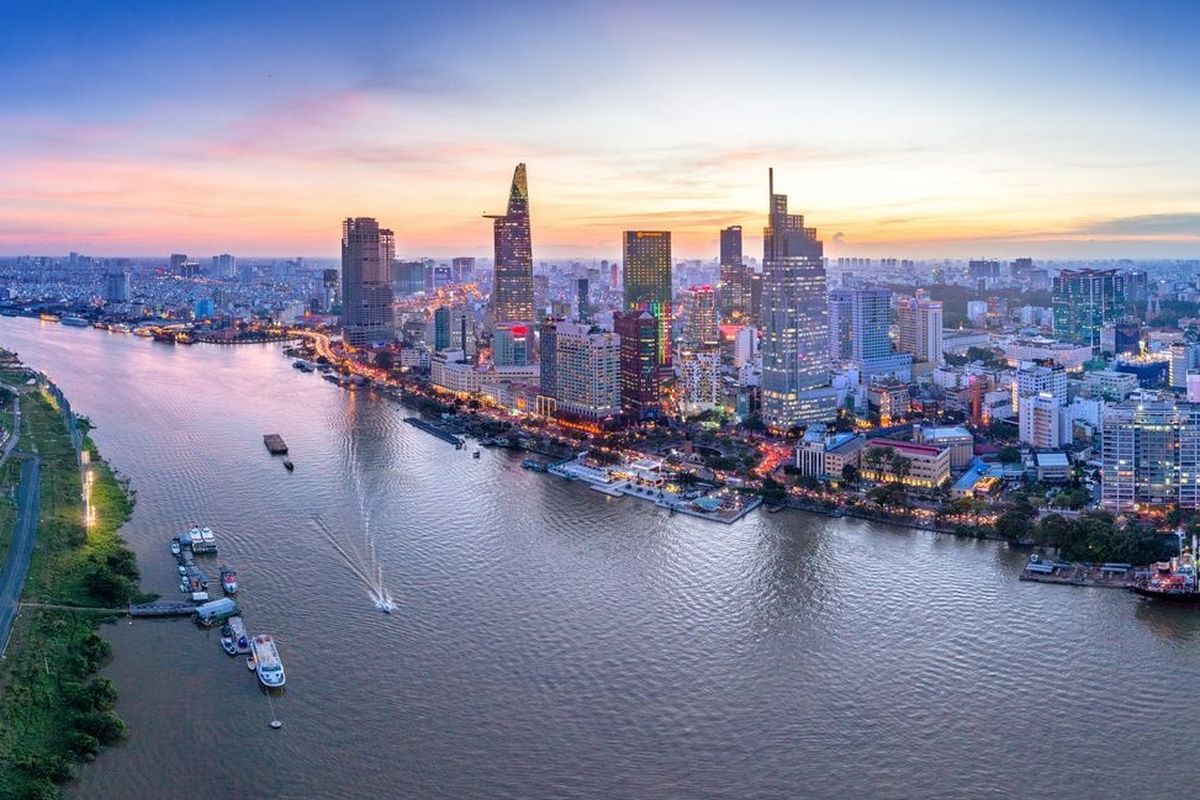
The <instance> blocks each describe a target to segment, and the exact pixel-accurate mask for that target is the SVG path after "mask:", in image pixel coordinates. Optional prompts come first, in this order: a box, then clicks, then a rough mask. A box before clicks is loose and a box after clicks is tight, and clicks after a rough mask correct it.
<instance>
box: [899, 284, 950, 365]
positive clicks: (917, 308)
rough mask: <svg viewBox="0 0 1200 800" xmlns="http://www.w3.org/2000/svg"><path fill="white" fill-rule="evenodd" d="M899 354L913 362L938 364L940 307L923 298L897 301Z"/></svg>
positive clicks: (940, 350) (940, 325) (939, 360)
mask: <svg viewBox="0 0 1200 800" xmlns="http://www.w3.org/2000/svg"><path fill="white" fill-rule="evenodd" d="M897 311H898V314H899V322H900V326H899V327H900V347H899V349H900V351H901V352H905V353H912V354H913V359H914V360H916V361H928V362H930V363H932V364H940V363H941V362H942V304H941V302H940V301H938V300H930V299H928V298H924V297H904V298H901V300H900V303H899V305H898V306H897Z"/></svg>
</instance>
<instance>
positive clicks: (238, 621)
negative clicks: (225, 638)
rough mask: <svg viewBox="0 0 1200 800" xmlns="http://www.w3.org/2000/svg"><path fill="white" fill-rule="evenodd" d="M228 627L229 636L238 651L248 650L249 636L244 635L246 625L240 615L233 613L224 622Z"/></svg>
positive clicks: (244, 651)
mask: <svg viewBox="0 0 1200 800" xmlns="http://www.w3.org/2000/svg"><path fill="white" fill-rule="evenodd" d="M225 624H226V625H227V626H228V627H229V637H230V638H231V639H233V646H234V647H236V648H237V651H238V652H239V653H249V652H250V637H249V636H247V635H246V626H245V624H244V623H243V622H242V618H241V617H240V616H237V615H234V616H232V617H230V618H229V620H228V622H226V623H225Z"/></svg>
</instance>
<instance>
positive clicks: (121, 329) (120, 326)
mask: <svg viewBox="0 0 1200 800" xmlns="http://www.w3.org/2000/svg"><path fill="white" fill-rule="evenodd" d="M108 329H109V330H110V331H112V332H113V333H131V332H132V331H133V328H131V327H129V326H128V325H127V324H125V323H124V322H114V323H113V324H112V325H109V326H108Z"/></svg>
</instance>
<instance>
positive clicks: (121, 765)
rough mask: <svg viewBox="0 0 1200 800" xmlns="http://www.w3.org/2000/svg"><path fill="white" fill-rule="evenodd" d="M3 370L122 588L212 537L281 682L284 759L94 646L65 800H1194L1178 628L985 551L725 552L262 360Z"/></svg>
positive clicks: (781, 528)
mask: <svg viewBox="0 0 1200 800" xmlns="http://www.w3.org/2000/svg"><path fill="white" fill-rule="evenodd" d="M0 346H3V347H6V348H10V349H15V350H17V351H18V352H19V353H20V354H21V357H22V358H23V359H24V360H25V361H26V362H27V363H28V364H30V365H31V366H33V367H36V368H38V369H41V370H43V371H45V372H47V373H49V374H50V376H51V377H52V378H53V379H54V380H56V381H57V382H58V383H59V384H60V385H61V386H62V387H63V389H64V390H65V391H66V393H67V395H68V396H69V397H70V399H71V403H72V405H73V407H74V408H75V409H76V411H78V412H79V413H81V414H87V415H88V416H90V417H91V419H92V420H93V422H94V423H95V424H96V425H97V428H96V430H95V432H94V434H93V435H94V437H95V439H96V440H97V442H98V444H99V446H100V448H101V450H102V452H103V453H104V455H105V456H106V457H107V458H108V459H109V460H110V461H111V462H112V464H113V465H114V466H115V467H117V468H118V469H119V470H120V471H121V472H122V473H123V474H125V475H128V476H130V477H131V478H132V481H133V486H134V487H135V488H136V489H137V491H138V500H137V507H136V511H135V513H134V515H133V518H132V519H131V520H130V522H129V523H128V524H127V526H126V528H125V530H124V535H125V536H126V538H127V539H128V540H129V542H130V544H131V546H132V547H133V548H134V549H135V550H136V552H137V555H138V558H139V561H140V564H141V568H142V574H143V584H144V587H145V588H146V589H148V590H152V591H158V592H160V593H162V595H163V596H164V597H167V598H173V597H176V596H178V591H177V589H176V588H175V580H174V578H175V568H174V562H173V560H172V558H171V557H170V554H169V553H168V550H167V541H168V539H169V537H170V536H172V535H173V534H175V533H177V532H179V531H181V530H183V529H185V528H187V527H189V526H191V525H192V524H196V523H200V524H204V525H209V526H211V527H212V528H213V529H214V531H215V532H216V533H217V536H218V537H219V539H218V541H219V544H220V546H221V556H220V560H222V561H224V560H228V561H229V562H230V563H231V564H234V565H235V566H236V567H237V569H238V572H239V575H240V578H241V582H242V591H241V593H240V594H239V598H238V600H239V603H240V604H241V606H242V608H243V610H244V615H245V618H246V621H247V624H248V626H249V628H250V629H251V632H252V633H253V632H260V631H267V632H270V633H272V634H274V635H275V637H276V639H277V641H278V643H279V649H280V652H281V655H282V656H283V659H284V662H285V665H286V668H287V675H288V685H287V688H286V691H285V693H284V694H283V696H282V697H278V698H276V699H275V700H274V713H275V714H277V715H278V717H279V718H280V719H281V720H282V721H283V722H284V727H283V728H282V729H281V730H278V731H274V730H271V729H270V728H269V727H268V722H269V721H270V720H271V716H272V709H271V708H269V707H268V702H267V699H266V696H265V695H264V694H263V693H262V691H260V690H259V688H258V687H257V685H256V682H255V680H254V678H253V676H252V675H251V674H250V673H248V672H247V671H246V669H245V667H244V666H243V665H242V663H241V660H240V659H236V660H235V659H230V658H229V657H227V656H226V655H225V654H224V653H223V652H222V651H221V650H220V647H219V645H218V641H217V636H216V634H215V633H207V632H204V631H201V630H199V629H198V628H196V627H195V626H194V625H193V624H192V623H190V622H188V621H182V620H177V621H146V620H139V621H136V622H134V623H133V624H129V623H128V622H121V623H119V624H117V625H112V626H108V627H106V628H105V629H104V634H105V635H106V636H107V637H108V638H109V639H110V640H111V641H112V643H113V645H114V651H115V658H114V660H113V662H112V664H111V665H110V666H108V667H107V668H106V669H105V673H106V674H108V675H111V676H112V677H113V678H114V679H115V680H116V682H117V683H118V685H119V687H120V690H121V699H120V702H119V704H118V710H119V712H120V713H121V715H122V716H123V717H124V718H125V719H126V721H127V722H128V723H129V725H130V728H131V730H132V735H131V737H130V738H129V740H128V741H127V742H125V743H123V744H120V745H118V746H116V747H113V748H110V749H109V750H107V751H106V752H105V753H104V754H102V756H101V757H100V759H99V761H98V762H97V763H96V764H95V765H92V766H89V767H85V768H84V769H83V770H82V774H81V777H80V779H79V781H78V782H77V784H75V785H74V786H73V787H70V788H69V794H70V795H71V796H72V797H75V798H89V799H90V798H96V799H97V800H99V799H100V798H104V799H105V800H108V799H110V798H126V797H130V798H132V797H137V798H140V799H141V800H151V799H152V798H164V800H166V799H167V798H170V799H171V800H174V799H175V798H182V797H200V796H205V797H225V798H530V799H531V800H541V799H543V798H547V799H548V798H565V797H577V798H718V797H719V798H730V797H747V798H749V797H754V798H793V797H804V798H827V797H828V798H832V797H838V798H846V797H851V798H966V797H970V798H1026V797H1033V796H1052V797H1056V798H1089V799H1090V798H1094V797H1098V796H1099V797H1103V796H1121V797H1129V798H1154V797H1163V798H1177V797H1181V796H1194V794H1193V793H1192V791H1193V790H1189V789H1187V784H1175V783H1171V782H1170V781H1163V780H1161V779H1159V778H1157V777H1155V776H1152V774H1151V773H1152V772H1153V771H1157V770H1161V769H1162V768H1164V767H1168V766H1169V765H1172V764H1174V765H1176V766H1178V767H1180V768H1181V769H1180V770H1179V771H1178V772H1176V773H1175V774H1176V775H1178V777H1179V779H1180V780H1181V781H1187V780H1189V773H1190V769H1189V768H1188V767H1189V766H1190V760H1189V759H1190V758H1191V756H1192V755H1193V754H1194V747H1193V746H1192V744H1191V740H1192V739H1193V738H1194V736H1195V734H1196V733H1197V725H1196V723H1195V718H1194V713H1193V710H1192V709H1191V708H1190V697H1189V695H1190V693H1191V691H1192V689H1193V688H1194V686H1195V684H1196V681H1197V678H1198V672H1200V650H1198V648H1197V646H1196V644H1197V637H1198V635H1200V615H1197V614H1196V613H1194V612H1190V611H1187V610H1182V609H1177V608H1170V607H1163V606H1159V605H1155V604H1152V603H1150V602H1148V601H1142V600H1138V599H1137V598H1135V597H1133V596H1130V595H1127V594H1125V593H1122V592H1118V591H1113V590H1104V589H1076V588H1068V587H1056V586H1042V585H1035V584H1021V583H1018V582H1017V574H1018V572H1019V570H1020V566H1021V563H1022V561H1023V560H1024V555H1023V554H1020V553H1015V552H1009V551H1007V550H1006V549H1005V548H1004V547H1002V546H998V545H996V544H994V543H990V542H977V541H969V540H959V539H955V538H953V537H947V536H936V535H932V534H928V533H923V532H915V531H911V530H906V529H901V528H894V527H890V526H886V525H878V524H872V523H867V522H862V521H857V520H847V519H829V518H825V517H821V516H815V515H808V514H803V513H799V512H788V513H782V514H766V513H764V512H754V513H752V514H751V515H749V516H748V517H747V518H745V519H744V520H742V521H740V522H739V523H737V524H735V525H732V526H725V525H720V524H716V523H712V522H707V521H704V520H697V519H693V518H690V517H686V516H682V515H676V516H668V515H666V514H664V513H662V512H661V511H658V510H656V509H654V508H653V507H651V506H650V505H649V504H648V503H644V502H639V501H637V500H634V499H632V498H624V499H613V498H609V497H605V496H603V495H600V494H599V493H596V492H592V491H589V490H588V489H586V488H585V487H583V486H580V485H578V484H573V483H567V482H564V481H561V480H558V479H556V478H553V477H550V476H546V475H539V474H533V473H530V472H527V471H524V470H522V469H521V468H520V465H519V458H518V457H516V456H513V455H510V454H508V453H505V452H497V451H487V450H485V451H484V452H483V454H482V457H481V458H480V459H478V460H476V459H472V458H471V456H470V452H469V449H468V450H464V451H455V450H454V449H453V447H451V446H450V445H448V444H445V443H444V442H442V441H440V440H438V439H436V438H434V437H432V436H430V435H428V434H426V433H423V432H421V431H419V430H417V429H415V428H412V427H410V426H408V425H406V424H404V423H403V418H404V417H405V416H406V411H405V409H403V408H402V407H401V406H399V405H396V404H394V403H392V402H391V401H388V400H386V399H383V398H380V397H378V396H376V395H374V394H372V393H370V392H365V391H359V392H348V391H344V390H342V389H339V388H337V387H335V386H333V385H332V384H329V383H327V382H325V381H322V380H320V379H319V378H318V377H317V376H316V375H310V374H304V373H301V372H299V371H298V370H294V369H292V368H291V367H290V362H289V360H288V359H285V358H284V357H282V355H281V353H280V348H279V346H278V345H246V346H239V347H220V346H209V345H194V346H191V347H184V346H175V347H172V346H168V345H163V344H158V343H154V342H152V341H148V340H145V339H140V338H137V337H133V336H129V335H120V334H112V333H108V332H104V331H96V330H92V329H73V328H66V327H63V326H61V325H57V324H53V323H43V322H39V321H36V320H29V319H9V318H0ZM269 432H277V433H279V434H281V435H282V436H283V437H284V438H285V439H286V440H287V443H288V444H289V446H290V447H291V457H292V459H293V460H294V461H295V463H296V470H295V472H294V473H291V474H289V473H287V472H286V471H285V470H284V469H283V467H282V465H281V464H280V462H279V460H278V459H272V458H271V457H270V456H269V455H268V454H267V452H266V450H265V449H264V447H263V444H262V434H264V433H269ZM314 517H319V518H320V519H321V520H323V521H324V522H325V524H326V526H327V527H328V529H329V530H330V531H331V532H332V535H333V537H334V539H335V540H336V541H337V543H338V544H339V545H340V547H341V549H342V550H345V551H346V552H347V553H348V554H350V555H351V556H352V557H353V558H354V560H355V561H356V563H357V565H358V566H359V567H360V568H364V567H365V566H366V565H369V563H370V560H371V555H370V549H371V543H372V542H373V544H374V551H375V557H376V558H377V560H378V562H379V564H380V565H381V567H382V571H383V576H384V582H385V584H386V585H387V587H388V588H389V589H390V591H391V593H392V595H393V596H394V597H395V599H396V601H397V603H398V608H397V611H396V613H394V614H392V615H390V616H387V615H384V614H382V613H380V612H379V611H377V610H375V609H374V608H373V606H372V603H371V600H370V598H369V597H368V593H367V589H366V586H365V585H364V583H363V581H362V579H361V578H360V577H358V576H357V575H356V574H355V571H354V570H353V569H351V565H350V564H349V563H347V561H346V559H345V558H343V557H342V556H340V555H339V554H338V551H337V549H335V547H334V546H333V543H332V542H331V541H330V539H329V538H328V536H327V534H326V533H324V532H323V531H322V529H321V527H320V526H319V525H318V524H317V522H316V521H315V519H314ZM355 553H358V554H359V555H357V556H355V555H354V554H355ZM209 571H210V573H212V574H214V575H215V573H216V562H214V564H213V568H212V569H210V570H209Z"/></svg>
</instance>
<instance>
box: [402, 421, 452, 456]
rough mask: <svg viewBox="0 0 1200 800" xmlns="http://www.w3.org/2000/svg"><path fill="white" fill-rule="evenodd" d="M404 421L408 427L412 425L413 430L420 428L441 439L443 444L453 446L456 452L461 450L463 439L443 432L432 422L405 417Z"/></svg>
mask: <svg viewBox="0 0 1200 800" xmlns="http://www.w3.org/2000/svg"><path fill="white" fill-rule="evenodd" d="M404 421H405V422H407V423H408V424H409V425H412V426H413V427H414V428H420V429H421V430H423V431H425V432H426V433H431V434H433V435H434V436H436V437H437V438H439V439H441V440H442V441H443V442H447V443H449V444H452V445H454V447H455V449H456V450H461V449H462V447H463V444H464V442H463V439H462V437H461V436H456V435H455V434H453V433H450V432H449V431H446V430H443V429H442V428H439V427H438V426H437V425H434V424H433V423H432V422H426V421H425V420H423V419H420V418H418V417H405V418H404Z"/></svg>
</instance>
